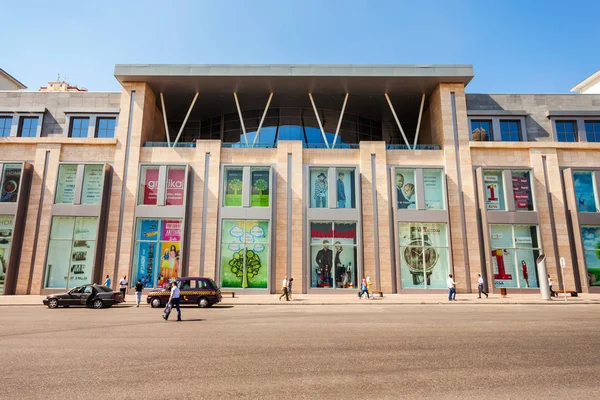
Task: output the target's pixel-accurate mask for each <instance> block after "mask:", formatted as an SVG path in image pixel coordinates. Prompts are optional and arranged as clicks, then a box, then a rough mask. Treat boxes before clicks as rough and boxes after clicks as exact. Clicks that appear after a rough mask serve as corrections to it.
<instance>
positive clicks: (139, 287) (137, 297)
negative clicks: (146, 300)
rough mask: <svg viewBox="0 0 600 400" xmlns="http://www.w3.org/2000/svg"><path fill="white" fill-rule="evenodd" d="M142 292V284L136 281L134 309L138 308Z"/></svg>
mask: <svg viewBox="0 0 600 400" xmlns="http://www.w3.org/2000/svg"><path fill="white" fill-rule="evenodd" d="M143 291H144V285H143V284H142V281H141V280H139V279H138V281H137V283H136V284H135V304H137V305H136V307H139V306H140V302H141V301H142V292H143Z"/></svg>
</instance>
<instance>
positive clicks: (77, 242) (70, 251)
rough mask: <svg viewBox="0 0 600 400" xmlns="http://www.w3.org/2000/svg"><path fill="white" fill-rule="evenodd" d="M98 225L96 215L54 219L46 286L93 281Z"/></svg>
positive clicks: (71, 284) (53, 286)
mask: <svg viewBox="0 0 600 400" xmlns="http://www.w3.org/2000/svg"><path fill="white" fill-rule="evenodd" d="M97 225H98V218H96V217H53V218H52V226H51V229H50V243H49V245H48V255H47V262H46V279H45V285H44V287H46V288H68V287H73V286H77V285H83V284H87V283H91V280H92V272H93V269H94V250H95V248H96V232H97Z"/></svg>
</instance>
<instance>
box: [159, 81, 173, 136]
mask: <svg viewBox="0 0 600 400" xmlns="http://www.w3.org/2000/svg"><path fill="white" fill-rule="evenodd" d="M160 104H161V105H162V114H163V119H164V120H165V135H167V147H171V135H170V134H169V125H167V109H166V108H165V98H164V97H163V94H162V92H161V93H160Z"/></svg>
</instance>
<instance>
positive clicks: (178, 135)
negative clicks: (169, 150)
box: [171, 92, 198, 147]
mask: <svg viewBox="0 0 600 400" xmlns="http://www.w3.org/2000/svg"><path fill="white" fill-rule="evenodd" d="M197 99H198V92H196V95H195V96H194V100H192V104H191V105H190V109H189V110H188V112H187V114H186V115H185V118H184V120H183V123H182V124H181V128H179V133H178V134H177V137H176V138H175V141H174V142H173V146H171V147H175V145H176V144H177V142H178V141H179V138H180V137H181V134H182V133H183V129H184V128H185V124H187V120H188V118H189V117H190V114H191V113H192V108H194V104H196V100H197Z"/></svg>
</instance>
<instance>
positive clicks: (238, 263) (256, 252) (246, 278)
mask: <svg viewBox="0 0 600 400" xmlns="http://www.w3.org/2000/svg"><path fill="white" fill-rule="evenodd" d="M269 250H270V239H269V221H264V220H223V221H222V225H221V286H222V287H224V288H234V289H267V287H268V280H269V258H270V257H269Z"/></svg>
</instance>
